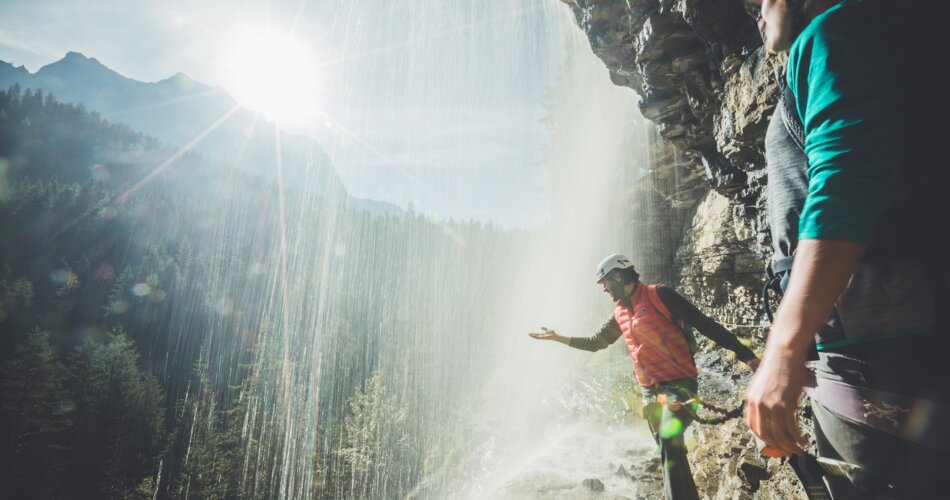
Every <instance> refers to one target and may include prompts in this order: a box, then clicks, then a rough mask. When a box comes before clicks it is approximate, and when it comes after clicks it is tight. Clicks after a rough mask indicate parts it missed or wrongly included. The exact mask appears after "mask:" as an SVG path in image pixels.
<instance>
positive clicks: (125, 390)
mask: <svg viewBox="0 0 950 500" xmlns="http://www.w3.org/2000/svg"><path fill="white" fill-rule="evenodd" d="M137 358H138V354H137V353H136V351H135V348H134V346H133V345H132V343H131V341H130V340H129V338H128V337H127V336H126V335H125V334H124V333H123V332H122V331H121V329H117V330H115V331H114V332H113V333H110V334H107V335H106V336H105V338H104V339H103V340H102V341H98V342H97V341H92V340H87V341H86V342H85V343H83V344H82V345H80V346H78V347H77V348H76V349H75V350H74V351H73V352H72V353H71V354H70V355H69V358H68V365H69V378H68V387H69V389H70V392H71V393H72V394H74V395H75V396H76V398H75V415H74V420H75V424H74V425H75V427H74V432H73V441H72V451H73V453H72V454H71V460H72V462H71V468H70V469H71V471H73V474H72V484H73V485H74V488H76V490H77V491H87V492H89V493H93V492H102V493H103V494H105V495H106V496H107V497H109V498H121V497H124V496H126V495H127V494H129V492H130V491H132V490H135V489H136V488H137V487H138V486H139V484H140V483H141V481H142V479H143V478H144V477H146V476H148V475H150V474H151V473H152V471H153V470H154V467H155V466H156V465H157V464H156V459H157V457H158V455H159V452H160V450H161V446H162V442H163V439H164V417H163V413H164V411H163V410H164V405H163V397H164V396H163V391H162V389H161V387H160V386H159V385H158V382H157V380H156V379H155V378H154V377H152V376H151V375H147V374H145V373H142V372H141V371H140V370H139V368H138V366H137Z"/></svg>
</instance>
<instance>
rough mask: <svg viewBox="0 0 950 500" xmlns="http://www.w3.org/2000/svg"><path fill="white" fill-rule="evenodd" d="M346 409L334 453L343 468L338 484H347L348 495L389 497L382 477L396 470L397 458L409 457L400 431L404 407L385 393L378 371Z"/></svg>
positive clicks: (405, 411) (408, 447)
mask: <svg viewBox="0 0 950 500" xmlns="http://www.w3.org/2000/svg"><path fill="white" fill-rule="evenodd" d="M348 407H349V408H348V411H347V415H346V417H345V418H344V420H343V437H342V439H341V447H340V449H339V450H338V451H337V452H336V453H337V454H338V455H339V456H340V458H341V459H342V465H343V467H342V469H340V474H341V476H342V477H340V478H339V479H338V481H339V483H340V484H342V485H349V490H350V491H349V492H348V496H352V497H356V498H367V497H387V496H392V494H393V493H394V492H392V491H386V489H385V488H386V486H385V483H386V481H385V480H384V479H385V476H386V475H387V474H392V473H393V472H394V470H396V469H398V468H399V465H400V459H407V458H411V456H410V453H411V452H412V451H413V450H411V447H410V443H409V440H408V438H407V436H406V435H405V434H404V432H403V429H404V423H405V420H406V417H407V416H408V411H407V408H406V406H405V405H404V404H400V403H399V402H398V401H397V400H396V398H395V397H394V396H393V395H392V394H389V393H387V391H386V388H385V386H384V385H383V382H382V380H381V377H380V374H379V372H374V373H373V375H372V376H371V377H370V378H369V379H368V380H366V383H365V386H364V388H363V389H362V390H360V391H357V392H356V393H355V394H353V396H351V397H350V400H349V404H348ZM402 493H405V492H402Z"/></svg>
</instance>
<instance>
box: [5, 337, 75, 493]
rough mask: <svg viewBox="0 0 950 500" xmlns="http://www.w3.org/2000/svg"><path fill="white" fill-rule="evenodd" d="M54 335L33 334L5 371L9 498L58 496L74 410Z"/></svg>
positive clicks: (17, 348) (6, 481)
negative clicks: (52, 343)
mask: <svg viewBox="0 0 950 500" xmlns="http://www.w3.org/2000/svg"><path fill="white" fill-rule="evenodd" d="M64 375H65V371H64V368H63V366H62V364H61V363H60V362H59V361H58V360H57V359H56V356H55V353H54V352H53V350H52V348H51V347H50V343H49V334H48V333H47V332H44V331H41V330H38V329H37V330H33V331H32V332H31V333H30V334H29V335H28V336H27V338H26V340H25V341H24V342H23V343H21V344H19V345H18V346H16V348H15V350H14V358H13V359H12V360H10V361H7V362H6V363H4V364H3V365H2V367H0V380H2V388H0V390H2V398H0V401H2V406H0V457H2V458H0V484H3V490H4V495H5V496H6V495H10V496H9V498H55V497H58V496H59V495H60V492H59V491H58V490H57V488H56V486H57V485H58V484H59V479H60V474H61V473H62V465H63V451H64V448H63V440H64V436H63V433H64V431H65V430H67V428H68V426H69V415H70V406H69V402H68V400H67V398H66V393H65V391H64V390H63V381H64Z"/></svg>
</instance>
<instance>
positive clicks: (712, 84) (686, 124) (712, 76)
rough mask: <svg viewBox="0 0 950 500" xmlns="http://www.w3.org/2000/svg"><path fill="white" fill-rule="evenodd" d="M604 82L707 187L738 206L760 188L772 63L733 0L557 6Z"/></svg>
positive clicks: (589, 1) (594, 1) (570, 0)
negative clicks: (564, 9)
mask: <svg viewBox="0 0 950 500" xmlns="http://www.w3.org/2000/svg"><path fill="white" fill-rule="evenodd" d="M562 1H563V2H564V3H566V4H568V5H569V6H570V7H571V9H572V10H573V11H574V15H575V17H576V18H577V22H578V24H579V25H580V27H581V28H582V29H583V30H584V31H585V32H586V33H587V36H588V38H589V39H590V44H591V48H592V49H593V51H594V53H595V54H596V55H597V56H598V57H599V58H600V59H601V60H602V61H604V64H606V65H607V68H608V69H609V71H610V76H611V79H612V80H613V82H614V83H615V84H617V85H623V86H626V87H630V88H632V89H633V90H635V91H636V92H637V94H639V96H640V103H639V106H640V111H641V112H642V113H643V116H645V117H646V118H647V119H649V120H651V121H653V122H654V123H656V125H657V127H658V129H659V132H660V134H661V135H662V137H663V138H665V139H666V140H667V141H669V142H670V143H672V144H674V145H675V146H676V147H678V148H680V149H681V150H682V151H683V152H684V153H685V154H686V157H687V158H689V159H691V160H692V161H693V165H694V168H695V169H697V170H699V171H701V172H703V173H704V174H705V176H706V178H707V180H708V181H709V183H710V185H711V187H712V188H713V189H715V190H717V191H718V192H720V193H721V194H724V195H726V196H728V197H730V198H732V199H734V200H737V201H743V202H744V203H746V204H749V203H752V202H754V201H756V199H757V198H758V196H759V193H760V191H761V186H762V182H760V181H761V178H762V176H763V175H764V174H763V166H764V156H763V150H764V139H765V130H766V127H767V125H768V118H769V116H770V115H771V112H772V110H773V109H774V106H775V102H776V95H777V86H776V84H775V81H774V77H773V74H774V71H775V67H776V66H777V64H778V61H777V59H776V58H775V57H770V56H766V55H765V53H764V51H763V50H762V41H761V38H760V37H759V33H758V29H757V27H756V25H755V21H754V20H753V19H752V18H751V17H749V15H748V14H746V12H745V9H744V8H743V6H742V2H741V0H562Z"/></svg>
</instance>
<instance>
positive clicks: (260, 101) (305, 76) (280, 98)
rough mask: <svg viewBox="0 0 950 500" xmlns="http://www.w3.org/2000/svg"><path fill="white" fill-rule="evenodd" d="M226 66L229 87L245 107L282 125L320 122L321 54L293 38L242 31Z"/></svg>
mask: <svg viewBox="0 0 950 500" xmlns="http://www.w3.org/2000/svg"><path fill="white" fill-rule="evenodd" d="M233 40H234V41H233V42H232V43H231V44H230V47H229V52H230V54H229V57H228V58H227V61H226V62H225V67H226V73H227V76H226V82H227V83H226V84H225V87H227V89H228V90H229V91H230V92H231V94H232V95H233V96H234V98H235V99H236V100H237V101H238V103H240V104H241V105H242V106H244V107H246V108H248V109H250V110H252V111H256V112H258V113H261V114H263V115H264V116H265V117H266V118H267V119H268V120H271V121H273V122H275V123H277V125H279V126H284V127H291V128H303V127H307V126H308V125H309V124H311V123H313V121H314V120H315V119H316V118H317V117H316V115H317V112H316V108H317V104H318V101H319V99H318V95H317V94H318V91H319V86H318V85H317V72H316V67H317V64H316V55H315V54H314V53H313V52H312V51H311V50H308V48H307V47H306V46H304V45H303V44H301V43H299V42H297V41H296V40H294V39H292V38H291V37H289V36H274V35H272V34H268V33H249V32H247V31H244V32H242V33H241V34H240V35H238V36H236V37H234V38H233Z"/></svg>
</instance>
